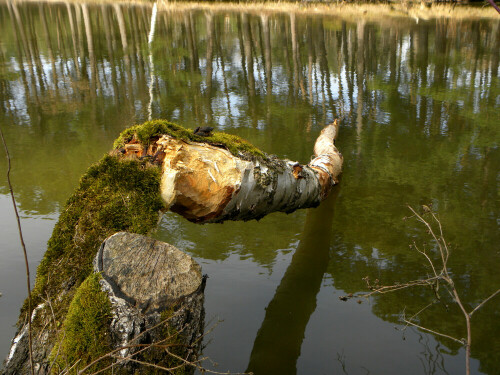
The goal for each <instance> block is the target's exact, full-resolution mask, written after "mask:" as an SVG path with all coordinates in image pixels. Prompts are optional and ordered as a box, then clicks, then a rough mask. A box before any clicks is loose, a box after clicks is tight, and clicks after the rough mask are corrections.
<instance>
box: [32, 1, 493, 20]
mask: <svg viewBox="0 0 500 375" xmlns="http://www.w3.org/2000/svg"><path fill="white" fill-rule="evenodd" d="M25 1H36V2H39V0H25ZM45 2H54V3H61V2H72V3H79V2H85V3H97V4H103V3H113V4H116V3H118V4H124V5H125V4H136V5H144V6H152V5H153V3H154V1H152V0H130V1H120V0H118V1H116V0H85V1H82V0H66V1H62V0H45ZM199 9H202V10H210V11H238V12H240V11H246V12H250V13H261V12H268V13H296V14H318V15H331V16H338V17H341V18H343V19H354V18H356V19H359V17H363V18H365V19H368V20H382V19H386V18H387V17H392V18H408V17H410V18H413V19H415V20H428V19H433V18H452V19H478V18H483V19H485V18H486V19H488V18H489V19H498V13H497V12H496V10H495V9H493V7H492V6H490V5H489V4H486V3H485V5H484V6H482V7H481V6H467V5H456V4H455V5H454V4H431V3H429V2H427V1H422V2H414V3H412V2H408V1H402V2H400V3H392V4H365V3H356V4H353V3H344V2H332V3H329V4H324V3H323V4H320V3H316V4H314V3H303V2H286V1H284V2H282V1H275V2H248V3H236V2H234V3H233V2H221V3H218V2H208V1H189V2H186V1H169V0H159V1H158V10H160V11H170V12H182V11H186V10H199Z"/></svg>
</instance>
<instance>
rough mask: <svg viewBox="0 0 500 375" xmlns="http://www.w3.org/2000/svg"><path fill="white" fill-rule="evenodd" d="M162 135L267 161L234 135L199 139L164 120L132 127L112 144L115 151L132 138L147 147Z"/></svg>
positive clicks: (215, 135) (259, 152)
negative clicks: (205, 144) (209, 145)
mask: <svg viewBox="0 0 500 375" xmlns="http://www.w3.org/2000/svg"><path fill="white" fill-rule="evenodd" d="M163 134H168V135H170V136H171V137H173V138H176V139H182V140H184V141H187V142H189V141H191V142H200V143H208V144H211V145H214V146H218V147H222V148H225V149H227V150H228V151H229V152H230V153H231V154H233V155H235V156H241V154H243V155H248V156H250V157H257V158H261V159H264V160H267V156H266V154H265V153H264V152H262V151H261V150H259V149H258V148H257V147H255V146H253V145H252V144H251V143H249V142H247V141H246V140H244V139H243V138H240V137H238V136H236V135H232V134H227V133H218V132H213V133H212V134H211V135H210V136H208V137H200V136H198V135H195V134H194V133H193V130H191V129H186V128H184V127H182V126H180V125H177V124H174V123H172V122H169V121H166V120H153V121H148V122H145V123H144V124H141V125H136V126H132V127H130V128H128V129H126V130H124V131H123V132H122V133H121V134H120V135H119V137H118V138H117V139H116V141H115V142H114V144H113V147H114V148H115V149H118V148H120V147H123V146H124V145H125V144H126V143H127V142H130V141H131V140H132V138H134V136H135V139H136V140H137V141H138V142H139V143H141V144H142V145H143V146H144V147H148V146H149V144H150V143H151V141H152V140H156V139H158V138H159V137H160V136H161V135H163Z"/></svg>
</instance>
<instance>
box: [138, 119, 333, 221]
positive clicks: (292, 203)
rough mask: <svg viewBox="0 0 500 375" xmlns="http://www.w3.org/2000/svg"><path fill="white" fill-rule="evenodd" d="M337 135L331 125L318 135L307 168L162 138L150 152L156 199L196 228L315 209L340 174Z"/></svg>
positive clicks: (295, 163) (208, 145) (286, 161)
mask: <svg viewBox="0 0 500 375" xmlns="http://www.w3.org/2000/svg"><path fill="white" fill-rule="evenodd" d="M337 132H338V122H337V121H335V122H334V123H333V124H330V125H328V126H327V127H325V128H324V129H323V130H322V132H321V134H320V136H319V137H318V139H317V141H316V144H315V146H314V156H315V158H314V159H313V160H312V161H311V162H310V163H309V164H308V165H300V164H299V163H297V162H292V161H289V160H279V159H276V158H271V157H268V158H266V159H265V160H264V159H258V158H255V159H253V160H246V159H243V158H240V157H237V156H235V155H233V154H231V153H230V152H229V151H227V150H225V149H223V148H219V147H217V146H214V145H210V144H205V143H197V142H191V141H186V140H181V139H177V138H175V137H172V136H170V135H163V136H162V137H161V138H160V139H159V140H158V141H156V147H155V150H156V153H161V154H162V158H163V175H162V183H161V190H162V198H163V199H164V200H165V202H166V205H167V207H169V208H170V209H171V210H172V211H174V212H177V213H179V214H181V215H182V216H184V217H185V218H187V219H188V220H190V221H194V222H201V223H204V222H223V221H225V220H251V219H259V218H261V217H263V216H265V215H267V214H269V213H271V212H274V211H284V212H292V211H295V210H296V209H299V208H307V207H314V206H317V205H318V204H319V203H320V202H321V201H322V200H323V199H325V198H326V196H327V195H328V193H329V191H330V189H331V187H332V186H333V185H334V184H336V183H337V182H338V176H339V174H340V173H341V170H342V155H341V154H340V152H339V151H338V150H337V148H336V147H335V144H334V141H335V138H336V136H337ZM134 147H135V146H134Z"/></svg>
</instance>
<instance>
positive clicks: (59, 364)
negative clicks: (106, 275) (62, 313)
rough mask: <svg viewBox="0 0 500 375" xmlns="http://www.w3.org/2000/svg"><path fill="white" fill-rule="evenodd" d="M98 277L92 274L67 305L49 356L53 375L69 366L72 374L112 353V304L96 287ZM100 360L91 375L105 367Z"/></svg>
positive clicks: (104, 360) (105, 360)
mask: <svg viewBox="0 0 500 375" xmlns="http://www.w3.org/2000/svg"><path fill="white" fill-rule="evenodd" d="M100 278H101V276H100V274H91V275H90V276H89V277H87V279H85V281H84V282H83V283H82V284H81V285H80V286H79V287H78V289H77V290H76V293H75V296H74V298H73V300H72V301H71V304H70V305H69V309H68V313H67V315H66V319H65V320H64V324H63V326H62V330H61V331H60V332H59V337H58V341H57V343H56V345H55V346H54V348H53V349H52V352H51V354H50V360H51V362H52V364H53V367H52V370H53V373H55V374H57V373H59V372H60V371H61V369H63V368H67V366H68V364H69V365H70V366H71V365H73V364H77V365H76V366H75V367H74V371H73V373H75V374H76V373H77V370H78V369H82V368H83V367H85V366H86V365H88V364H90V363H92V362H93V361H94V360H96V359H98V358H100V357H102V356H103V355H104V354H106V353H109V352H110V351H111V350H112V346H111V341H110V333H109V323H110V320H111V303H110V302H109V299H108V296H107V294H106V293H105V292H103V291H102V290H101V287H100V285H99V280H100ZM109 362H110V360H109V359H103V360H101V361H99V362H98V363H96V364H95V365H93V366H92V367H91V368H90V369H89V371H90V372H93V371H96V370H98V369H101V368H103V367H106V365H109Z"/></svg>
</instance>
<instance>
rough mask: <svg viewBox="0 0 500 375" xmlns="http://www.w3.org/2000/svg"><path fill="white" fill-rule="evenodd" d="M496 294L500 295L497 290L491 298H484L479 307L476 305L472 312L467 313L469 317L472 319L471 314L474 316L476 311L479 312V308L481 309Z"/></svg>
mask: <svg viewBox="0 0 500 375" xmlns="http://www.w3.org/2000/svg"><path fill="white" fill-rule="evenodd" d="M498 293H500V289H498V290H497V291H496V292H495V293H493V294H492V295H491V296H489V297H488V298H486V299H485V300H484V301H483V302H481V303H480V304H479V305H477V306H476V307H475V308H474V310H472V311H471V312H470V313H469V316H470V317H472V314H474V313H475V312H476V311H477V310H479V309H480V308H481V307H483V305H484V304H485V303H486V302H488V301H489V300H490V299H492V298H493V297H495V296H496V295H497V294H498Z"/></svg>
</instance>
